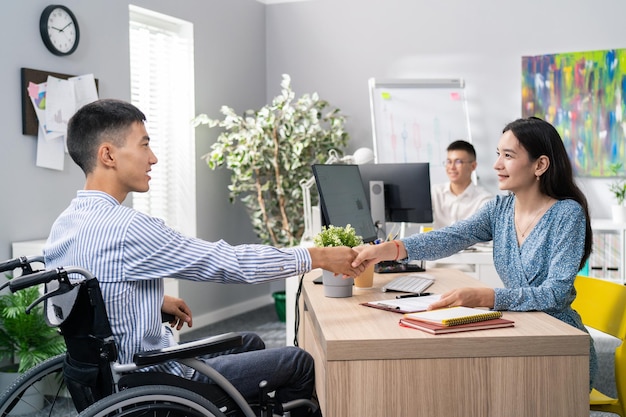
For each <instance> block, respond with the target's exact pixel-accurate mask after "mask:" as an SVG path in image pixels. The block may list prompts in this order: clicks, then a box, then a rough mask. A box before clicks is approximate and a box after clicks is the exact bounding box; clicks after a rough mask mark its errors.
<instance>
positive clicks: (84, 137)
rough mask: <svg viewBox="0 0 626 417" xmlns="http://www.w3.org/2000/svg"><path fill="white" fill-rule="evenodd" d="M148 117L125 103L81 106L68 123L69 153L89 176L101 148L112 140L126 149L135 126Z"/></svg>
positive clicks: (100, 103) (98, 103)
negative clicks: (104, 143)
mask: <svg viewBox="0 0 626 417" xmlns="http://www.w3.org/2000/svg"><path fill="white" fill-rule="evenodd" d="M145 121H146V116H145V115H144V114H143V113H142V112H141V111H140V110H139V109H138V108H137V107H135V106H133V105H132V104H130V103H127V102H125V101H122V100H114V99H101V100H96V101H94V102H92V103H89V104H86V105H84V106H83V107H81V108H80V109H79V110H78V111H77V112H76V113H75V114H74V116H72V117H71V118H70V120H69V122H68V124H67V150H68V152H69V154H70V156H71V157H72V160H73V161H74V162H75V163H76V164H77V165H78V166H79V167H80V168H81V169H82V170H83V172H84V173H85V175H86V174H88V173H90V172H92V171H93V170H94V169H95V167H96V158H97V153H98V148H99V147H100V145H101V144H102V142H105V141H109V142H111V143H113V144H114V145H116V146H123V145H124V140H125V139H126V134H127V132H128V129H130V127H131V126H132V124H133V123H136V122H139V123H144V122H145Z"/></svg>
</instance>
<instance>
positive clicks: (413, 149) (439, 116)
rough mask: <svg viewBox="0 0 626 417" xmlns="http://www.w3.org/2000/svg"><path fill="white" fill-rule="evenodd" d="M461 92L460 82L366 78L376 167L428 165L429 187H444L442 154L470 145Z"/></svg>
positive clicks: (444, 175)
mask: <svg viewBox="0 0 626 417" xmlns="http://www.w3.org/2000/svg"><path fill="white" fill-rule="evenodd" d="M464 87H465V83H464V81H463V80H461V79H442V80H409V79H396V80H376V79H374V78H370V80H369V90H370V109H371V116H372V134H373V140H374V144H373V145H374V155H375V161H376V163H400V162H429V163H430V179H431V182H432V183H433V184H436V183H442V182H447V181H448V178H447V176H446V173H445V169H444V167H443V165H442V163H443V161H444V160H445V159H446V156H447V151H446V148H447V147H448V145H449V144H450V143H451V142H453V141H455V140H458V139H463V140H466V141H468V142H471V141H472V138H471V130H470V123H469V115H468V112H467V100H466V97H465V89H464Z"/></svg>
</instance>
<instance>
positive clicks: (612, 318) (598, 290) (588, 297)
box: [572, 275, 626, 417]
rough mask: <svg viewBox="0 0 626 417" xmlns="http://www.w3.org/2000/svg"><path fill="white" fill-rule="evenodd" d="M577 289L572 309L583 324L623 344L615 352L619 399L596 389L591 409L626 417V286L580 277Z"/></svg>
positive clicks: (575, 284)
mask: <svg viewBox="0 0 626 417" xmlns="http://www.w3.org/2000/svg"><path fill="white" fill-rule="evenodd" d="M574 287H575V288H576V292H577V295H576V299H575V300H574V302H573V303H572V307H573V308H574V310H576V311H577V312H578V313H579V314H580V316H581V318H582V320H583V324H584V325H585V326H588V327H592V328H594V329H596V330H599V331H601V332H603V333H606V334H608V335H611V336H613V337H616V338H617V339H619V340H620V341H621V344H620V345H619V346H618V347H617V348H616V349H615V385H616V389H617V398H612V397H609V396H607V395H605V394H604V393H602V392H600V391H598V390H597V389H595V388H594V389H593V390H592V391H591V393H590V394H589V405H590V409H591V410H593V411H603V412H608V413H615V414H619V415H620V416H621V417H626V409H625V405H626V404H625V403H624V402H625V401H626V380H624V379H625V378H626V344H625V343H624V339H626V286H624V285H620V284H617V283H614V282H611V281H607V280H603V279H598V278H591V277H585V276H580V275H579V276H577V277H576V280H575V281H574Z"/></svg>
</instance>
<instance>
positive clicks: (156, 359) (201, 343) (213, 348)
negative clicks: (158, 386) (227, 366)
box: [133, 332, 243, 366]
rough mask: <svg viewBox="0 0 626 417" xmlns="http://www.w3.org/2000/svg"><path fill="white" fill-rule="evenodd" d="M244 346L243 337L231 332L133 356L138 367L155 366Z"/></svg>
mask: <svg viewBox="0 0 626 417" xmlns="http://www.w3.org/2000/svg"><path fill="white" fill-rule="evenodd" d="M242 344H243V338H242V337H241V335H240V334H238V333H234V332H230V333H224V334H220V335H217V336H211V337H206V338H204V339H200V340H195V341H193V342H187V343H181V344H179V345H176V346H170V347H167V348H163V349H157V350H148V351H144V352H138V353H135V355H134V356H133V361H134V362H135V364H136V365H137V366H145V365H154V364H158V363H162V362H165V361H170V360H176V359H183V358H194V357H197V356H201V355H207V354H209V353H216V352H222V351H224V350H227V349H230V348H234V347H237V346H241V345H242Z"/></svg>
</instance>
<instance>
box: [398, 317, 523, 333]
mask: <svg viewBox="0 0 626 417" xmlns="http://www.w3.org/2000/svg"><path fill="white" fill-rule="evenodd" d="M514 323H515V322H514V321H512V320H507V319H503V318H499V319H491V320H483V321H478V322H475V323H466V324H457V325H455V326H444V325H441V324H436V323H428V322H425V321H417V320H411V319H408V318H401V319H400V326H402V327H410V328H412V329H418V330H422V331H424V332H427V333H431V334H445V333H457V332H468V331H471V330H486V329H499V328H502V327H513V324H514Z"/></svg>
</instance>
